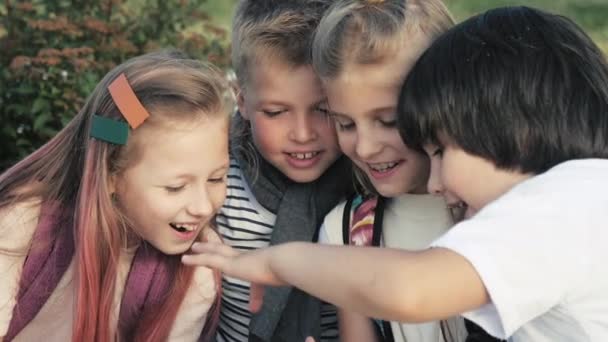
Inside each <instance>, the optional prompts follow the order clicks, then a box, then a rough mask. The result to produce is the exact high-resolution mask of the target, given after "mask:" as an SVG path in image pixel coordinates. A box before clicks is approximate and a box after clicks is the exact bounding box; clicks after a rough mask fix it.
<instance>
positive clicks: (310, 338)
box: [304, 336, 315, 342]
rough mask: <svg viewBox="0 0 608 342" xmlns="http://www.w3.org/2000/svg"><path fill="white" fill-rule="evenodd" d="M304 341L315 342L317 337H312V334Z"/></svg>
mask: <svg viewBox="0 0 608 342" xmlns="http://www.w3.org/2000/svg"><path fill="white" fill-rule="evenodd" d="M304 342H315V339H314V338H312V337H311V336H308V337H307V338H306V341H304Z"/></svg>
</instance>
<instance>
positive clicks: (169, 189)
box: [165, 185, 184, 193]
mask: <svg viewBox="0 0 608 342" xmlns="http://www.w3.org/2000/svg"><path fill="white" fill-rule="evenodd" d="M183 189H184V185H180V186H165V190H167V192H169V193H177V192H180V191H182V190H183Z"/></svg>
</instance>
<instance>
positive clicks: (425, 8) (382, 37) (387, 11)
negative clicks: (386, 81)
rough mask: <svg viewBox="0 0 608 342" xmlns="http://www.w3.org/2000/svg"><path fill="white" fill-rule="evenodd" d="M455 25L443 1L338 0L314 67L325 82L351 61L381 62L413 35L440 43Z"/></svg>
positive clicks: (322, 29)
mask: <svg viewBox="0 0 608 342" xmlns="http://www.w3.org/2000/svg"><path fill="white" fill-rule="evenodd" d="M453 25H454V19H453V18H452V16H451V15H450V12H449V11H448V9H447V7H446V6H445V5H444V4H443V3H442V2H441V1H440V0H384V1H378V0H367V1H360V0H338V1H336V2H335V3H334V4H333V6H332V7H331V8H330V9H329V10H328V12H327V13H326V15H325V16H324V17H323V19H322V20H321V22H320V23H319V26H318V29H317V32H316V34H315V37H314V40H313V47H312V63H313V66H314V67H315V70H316V71H317V73H318V74H319V76H320V77H321V78H329V79H331V78H335V77H337V76H339V75H340V72H341V71H342V70H343V68H344V66H345V65H346V64H347V63H354V64H375V63H381V62H382V61H383V60H386V59H389V58H392V57H394V56H395V55H396V54H397V53H398V52H399V51H400V50H402V49H404V48H407V47H408V44H407V42H408V37H411V36H412V34H414V33H423V34H424V35H426V36H427V37H428V38H429V39H430V40H434V39H435V38H436V37H437V36H439V35H440V34H441V33H443V32H445V31H447V30H448V29H449V28H451V27H452V26H453Z"/></svg>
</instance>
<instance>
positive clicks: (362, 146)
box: [355, 130, 382, 160]
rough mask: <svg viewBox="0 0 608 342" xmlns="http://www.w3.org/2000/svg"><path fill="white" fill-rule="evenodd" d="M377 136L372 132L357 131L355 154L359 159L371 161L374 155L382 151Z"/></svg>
mask: <svg viewBox="0 0 608 342" xmlns="http://www.w3.org/2000/svg"><path fill="white" fill-rule="evenodd" d="M378 138H379V136H378V135H377V134H373V132H365V131H363V130H359V131H358V132H357V142H356V146H355V152H356V153H357V156H359V158H361V159H363V160H365V159H371V158H372V157H373V156H374V155H375V154H377V153H379V152H380V151H381V150H382V143H381V142H380V141H379V140H378Z"/></svg>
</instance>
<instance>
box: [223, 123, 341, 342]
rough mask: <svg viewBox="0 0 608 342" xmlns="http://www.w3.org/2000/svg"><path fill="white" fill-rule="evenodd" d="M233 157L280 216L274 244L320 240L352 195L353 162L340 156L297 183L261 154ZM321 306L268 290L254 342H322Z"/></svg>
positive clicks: (291, 292)
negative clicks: (310, 340)
mask: <svg viewBox="0 0 608 342" xmlns="http://www.w3.org/2000/svg"><path fill="white" fill-rule="evenodd" d="M236 116H237V117H236V118H235V119H236V120H239V119H241V118H240V115H236ZM241 120H242V119H241ZM242 146H243V145H241V146H240V147H241V148H242ZM231 153H232V155H233V157H234V158H236V160H237V161H238V163H239V165H240V166H241V168H242V170H243V174H244V176H245V179H246V181H247V184H249V186H250V188H251V190H252V192H253V195H254V196H255V198H256V200H257V201H258V202H259V203H260V204H261V205H262V206H264V207H265V208H266V209H268V210H269V211H271V212H273V213H274V214H276V222H275V225H274V230H273V232H272V237H271V239H270V245H277V244H280V243H284V242H288V241H316V239H317V233H318V228H319V227H320V226H321V224H322V222H323V219H324V217H325V215H326V214H327V213H328V212H329V211H330V210H331V209H332V208H333V207H334V206H336V205H337V204H338V202H339V201H340V200H341V199H343V198H344V197H345V196H347V195H348V194H349V193H351V192H352V184H353V182H352V180H351V168H350V161H348V160H347V159H346V157H340V158H339V159H338V160H337V161H336V162H335V163H334V164H333V165H332V166H331V167H330V168H329V169H328V170H327V171H326V172H325V173H324V174H323V175H322V176H321V177H320V178H319V179H317V180H316V181H314V182H310V183H295V182H293V181H291V180H290V179H289V178H287V177H286V176H285V175H284V174H282V173H281V172H280V171H279V170H277V169H276V168H275V167H273V166H272V165H271V164H270V163H268V162H267V161H266V160H264V158H262V157H261V156H260V154H259V153H258V152H257V151H249V153H244V152H243V150H242V149H235V148H232V149H231ZM252 157H253V158H255V159H257V160H254V159H252ZM320 308H321V306H320V301H319V300H318V299H316V298H314V297H312V296H310V295H308V294H306V293H304V292H302V291H299V290H297V289H293V288H292V287H269V288H266V289H265V291H264V303H263V305H262V308H261V310H260V311H259V312H258V313H256V314H254V315H253V317H252V320H251V323H250V325H249V329H250V337H249V340H250V341H265V342H266V341H268V342H270V341H273V342H275V341H277V342H278V341H289V342H292V341H304V339H305V338H306V337H307V336H313V337H315V340H316V341H319V335H320V332H321V310H320Z"/></svg>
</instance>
